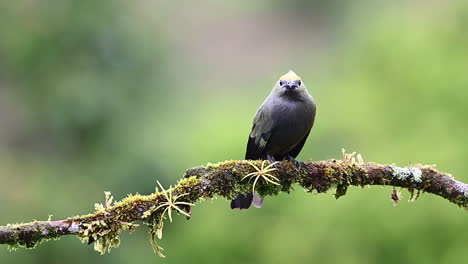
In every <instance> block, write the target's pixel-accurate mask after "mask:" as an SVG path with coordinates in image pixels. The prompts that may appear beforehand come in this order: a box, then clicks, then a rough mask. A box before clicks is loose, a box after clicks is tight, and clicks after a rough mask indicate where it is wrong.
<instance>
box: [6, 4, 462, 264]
mask: <svg viewBox="0 0 468 264" xmlns="http://www.w3.org/2000/svg"><path fill="white" fill-rule="evenodd" d="M350 3H351V2H350ZM350 3H349V4H345V3H342V2H341V1H300V0H296V1H288V4H287V5H286V4H285V3H283V2H282V1H266V0H262V1H256V2H255V3H251V2H250V1H249V2H248V1H236V2H229V3H221V2H218V1H196V2H195V1H193V2H183V3H182V2H174V1H159V0H157V1H133V2H128V1H91V0H81V1H74V0H61V1H54V0H45V1H44V0H43V1H37V0H31V1H3V2H2V3H0V22H1V23H0V32H1V36H0V212H1V213H0V224H6V223H10V222H21V221H30V220H31V219H38V220H41V219H47V217H48V215H49V214H52V215H53V217H52V218H53V219H60V218H64V217H67V216H71V215H75V214H84V213H88V212H90V211H92V210H93V204H94V203H95V202H101V201H102V200H103V199H104V193H103V192H104V191H111V192H112V193H113V195H114V196H115V198H116V199H120V198H123V197H124V196H125V195H126V194H127V193H136V192H139V193H143V194H148V193H150V192H152V191H153V190H154V187H155V186H156V180H157V179H158V180H160V181H161V182H162V183H164V184H165V185H169V184H172V183H174V182H175V181H176V180H177V179H178V178H180V177H181V176H182V174H183V172H184V170H185V169H186V168H189V167H193V166H197V165H200V164H205V163H207V162H217V161H223V160H227V159H242V158H243V155H244V151H245V144H246V140H247V135H248V133H249V130H250V127H251V122H252V117H253V115H254V113H255V111H256V109H257V107H258V106H259V105H260V103H261V102H262V101H263V99H264V98H265V97H266V96H267V95H268V93H269V92H270V89H271V87H272V85H273V84H274V82H275V81H276V79H277V78H278V76H280V75H281V74H283V73H284V72H286V71H287V70H289V69H293V70H295V71H296V72H297V73H298V74H299V75H300V76H302V78H303V80H304V82H305V83H306V85H307V86H308V88H309V91H310V92H311V93H312V94H313V95H314V97H315V99H316V101H317V107H318V113H317V120H316V125H315V127H314V129H313V131H312V133H311V137H310V139H309V140H308V142H307V144H306V145H305V148H304V150H303V152H302V153H301V155H300V159H303V160H305V159H309V158H310V159H313V160H319V159H329V158H339V157H340V155H341V154H340V150H341V148H342V147H344V148H346V149H347V150H349V151H358V152H360V153H362V154H363V156H364V159H365V160H371V161H376V162H380V163H393V162H395V163H397V164H398V165H406V164H408V163H428V164H433V163H436V164H438V167H439V169H441V170H444V171H448V172H451V173H452V174H453V175H454V176H455V177H456V179H459V180H461V181H465V182H466V181H468V176H467V173H466V172H467V171H468V163H467V160H468V141H467V139H466V130H467V129H468V121H467V119H466V110H467V109H468V103H467V101H466V98H468V75H467V74H466V69H468V49H467V47H468V35H467V34H466V29H467V28H468V5H467V4H466V2H464V1H391V2H389V1H363V0H362V1H353V4H352V5H351V4H350ZM348 192H349V195H347V196H346V197H344V198H342V199H340V200H338V201H336V200H335V199H334V198H333V196H332V193H327V194H320V195H309V194H306V193H304V192H303V191H302V190H300V189H299V188H297V189H296V191H295V192H293V193H291V194H289V195H286V194H282V195H279V196H278V197H274V198H268V199H267V200H266V201H265V205H264V208H262V209H261V210H257V209H252V210H248V211H242V212H239V211H231V210H230V209H229V208H228V207H229V203H228V202H227V201H225V200H221V199H219V200H214V201H209V202H204V203H202V204H199V205H197V206H196V208H195V209H194V211H193V217H192V219H191V220H190V221H186V220H185V218H184V217H182V216H180V217H178V218H177V219H176V221H175V222H174V223H173V224H170V225H167V226H166V229H165V237H164V239H163V241H162V246H163V247H164V246H165V247H166V248H167V250H166V251H165V254H166V255H167V256H168V258H166V259H164V260H162V259H160V258H159V257H158V256H157V255H155V254H154V253H153V252H152V249H151V246H150V244H149V242H148V238H147V236H146V233H145V232H146V231H145V230H144V228H140V229H139V230H137V231H136V232H135V233H134V234H132V235H124V237H123V241H122V245H121V247H120V248H118V249H115V250H113V251H112V253H111V254H108V255H105V256H99V255H98V254H97V253H96V252H94V251H93V249H92V247H90V246H86V245H81V244H80V243H79V241H78V240H77V239H76V238H73V237H67V238H62V239H61V240H60V241H59V242H50V243H47V244H44V245H41V246H39V247H38V248H37V249H36V250H33V251H30V250H19V251H15V252H12V253H9V252H8V251H7V249H6V247H0V262H1V263H63V262H64V261H66V262H67V263H70V264H72V263H84V262H99V263H130V262H131V263H159V262H161V263H163V262H164V263H187V262H188V263H240V262H242V263H285V262H288V263H311V262H317V263H339V262H342V263H400V262H401V263H425V264H430V263H438V264H439V263H460V262H461V260H464V259H467V258H468V251H466V248H467V246H468V239H467V237H468V225H467V220H466V212H465V211H463V210H461V209H458V208H457V207H456V206H454V205H452V204H450V203H448V202H447V201H444V200H442V199H440V198H438V197H434V196H430V195H423V196H422V197H421V198H420V199H419V200H417V201H416V202H414V203H408V202H406V200H407V199H408V198H409V195H408V194H407V193H405V192H403V201H402V202H400V204H399V205H398V206H396V207H394V206H393V205H392V203H391V201H390V192H391V189H390V188H389V187H387V188H380V187H372V188H366V189H356V188H351V189H350V190H349V191H348Z"/></svg>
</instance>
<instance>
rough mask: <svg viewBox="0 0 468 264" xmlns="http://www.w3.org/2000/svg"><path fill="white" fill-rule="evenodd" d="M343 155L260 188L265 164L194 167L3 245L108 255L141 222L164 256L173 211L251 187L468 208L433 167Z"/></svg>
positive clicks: (463, 193)
mask: <svg viewBox="0 0 468 264" xmlns="http://www.w3.org/2000/svg"><path fill="white" fill-rule="evenodd" d="M343 154H344V155H343V160H327V161H316V162H310V161H308V162H305V163H304V164H303V165H302V166H301V169H300V170H297V168H296V166H295V165H294V164H293V163H292V162H289V161H283V162H279V163H277V164H275V169H269V170H268V173H269V174H266V172H265V171H263V172H265V174H263V175H269V177H270V176H272V178H269V179H270V181H268V180H265V179H264V180H263V181H262V180H261V179H260V180H258V179H259V178H257V179H256V185H255V184H254V185H252V182H251V181H250V180H247V179H246V177H245V176H246V175H249V174H250V176H256V175H257V176H259V175H260V176H262V171H261V169H259V168H260V167H261V166H262V165H264V164H265V163H264V162H263V164H262V161H226V162H221V163H218V164H208V165H207V166H204V167H195V168H191V169H188V170H187V171H186V173H185V175H184V178H183V179H181V180H180V181H179V182H178V183H177V185H176V186H175V187H173V188H172V187H170V188H169V189H168V190H164V189H163V188H162V186H161V187H160V188H161V190H158V188H156V191H155V192H154V193H153V194H150V195H138V194H137V195H129V196H128V197H127V198H125V199H123V200H122V201H119V202H115V203H112V196H110V193H107V192H106V202H105V204H104V205H102V204H96V205H95V207H96V211H95V212H94V213H93V214H89V215H84V216H77V217H71V218H68V219H65V220H60V221H50V220H48V221H34V222H31V223H26V224H9V225H7V226H0V244H6V245H9V246H10V248H18V247H26V248H33V247H35V246H36V245H38V244H39V243H41V242H43V241H46V240H50V239H58V238H59V237H61V236H64V235H75V236H77V237H78V238H80V239H81V241H82V242H85V243H88V244H91V243H94V247H95V249H96V250H97V251H99V252H101V254H104V253H105V252H106V251H108V250H110V249H112V248H115V247H118V246H119V243H120V232H121V231H122V230H124V229H129V230H130V231H132V230H134V229H135V228H136V227H137V226H138V225H136V224H134V223H135V222H139V223H143V224H146V225H148V226H149V229H150V238H151V239H150V240H151V243H152V245H153V248H154V250H155V251H156V252H157V253H158V254H160V255H161V256H162V254H161V250H162V248H160V247H159V245H158V244H157V243H156V240H157V238H159V239H161V238H162V230H163V223H164V219H165V218H167V217H168V218H169V220H170V221H172V212H173V211H177V212H178V213H182V214H184V215H186V216H187V219H189V218H190V215H191V211H190V208H191V205H193V204H192V203H195V202H198V201H200V200H204V199H212V198H213V197H214V196H215V195H218V196H221V197H224V198H226V199H234V198H235V197H236V195H237V194H238V193H247V192H251V191H252V186H254V188H255V191H256V192H258V193H259V194H260V195H261V196H268V195H276V194H278V193H279V192H289V191H290V190H291V186H292V185H293V184H299V185H300V186H302V187H303V188H305V189H306V190H307V191H308V192H313V191H316V192H318V193H324V192H327V191H329V190H330V189H332V188H336V193H335V194H334V195H335V197H336V198H337V199H338V198H339V197H340V196H343V195H345V194H346V190H347V188H348V186H350V185H354V186H367V185H388V186H395V187H402V188H406V189H408V190H409V191H410V192H411V197H412V199H413V198H414V199H416V198H417V197H419V194H420V193H422V192H427V193H432V194H435V195H438V196H440V197H442V198H444V199H446V200H448V201H450V202H452V203H454V204H456V205H458V206H460V207H462V208H465V209H468V184H465V183H462V182H459V181H456V180H454V179H453V178H452V177H451V176H450V175H449V174H447V173H442V172H439V171H437V170H436V169H435V168H434V166H429V165H420V164H419V165H411V166H409V167H406V168H401V167H396V166H394V165H383V164H377V163H373V162H363V161H362V158H361V157H360V155H358V156H357V157H355V156H354V153H353V154H346V153H343ZM356 158H357V161H356ZM270 168H271V167H270ZM259 170H260V172H259ZM272 179H277V180H278V182H277V183H278V185H277V184H270V183H269V182H271V180H272ZM257 180H258V181H257ZM275 183H276V182H275ZM415 192H416V194H415ZM392 199H394V201H395V202H396V201H397V200H398V195H397V194H396V191H395V190H394V193H393V194H392ZM226 210H227V209H226Z"/></svg>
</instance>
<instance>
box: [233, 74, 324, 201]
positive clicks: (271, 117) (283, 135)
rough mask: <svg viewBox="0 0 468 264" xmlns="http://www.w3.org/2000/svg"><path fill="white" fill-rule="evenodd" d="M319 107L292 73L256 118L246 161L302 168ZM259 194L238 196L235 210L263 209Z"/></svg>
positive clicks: (260, 109) (283, 78)
mask: <svg viewBox="0 0 468 264" xmlns="http://www.w3.org/2000/svg"><path fill="white" fill-rule="evenodd" d="M315 113H316V106H315V101H314V98H313V97H312V96H311V95H310V94H309V93H308V92H307V89H306V87H305V85H304V83H303V82H302V80H301V78H300V77H299V76H297V74H296V73H294V72H293V71H289V72H288V73H286V74H285V75H283V76H281V77H280V79H279V80H278V82H277V83H276V84H275V86H274V87H273V90H272V91H271V93H270V95H269V96H268V97H267V99H266V100H265V101H264V102H263V104H262V105H261V106H260V108H259V109H258V110H257V113H256V114H255V118H254V121H253V127H252V131H251V132H250V136H249V140H248V143H247V151H246V153H245V159H247V160H269V161H270V162H274V161H279V160H284V159H287V160H291V161H293V162H294V163H295V164H296V165H297V166H298V167H299V168H300V164H301V163H300V162H298V161H296V160H295V158H296V157H297V156H298V155H299V152H300V151H301V149H302V147H303V146H304V143H305V142H306V140H307V137H308V136H309V133H310V130H311V129H312V126H313V125H314V120H315ZM262 203H263V199H262V198H260V197H259V196H258V194H256V193H247V194H239V195H238V196H237V198H236V199H235V200H232V201H231V208H232V209H235V208H236V209H248V208H249V207H250V205H251V204H253V205H254V206H255V207H257V208H260V207H262Z"/></svg>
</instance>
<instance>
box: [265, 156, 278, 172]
mask: <svg viewBox="0 0 468 264" xmlns="http://www.w3.org/2000/svg"><path fill="white" fill-rule="evenodd" d="M266 158H267V160H268V161H269V162H270V165H271V166H273V167H274V168H275V169H276V170H278V166H277V165H278V163H279V162H277V161H276V160H275V158H274V157H273V156H271V155H268V154H267V156H266Z"/></svg>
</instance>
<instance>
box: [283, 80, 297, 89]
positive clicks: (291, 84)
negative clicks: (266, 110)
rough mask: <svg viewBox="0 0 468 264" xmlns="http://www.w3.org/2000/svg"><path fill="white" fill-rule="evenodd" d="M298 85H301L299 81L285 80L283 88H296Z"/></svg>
mask: <svg viewBox="0 0 468 264" xmlns="http://www.w3.org/2000/svg"><path fill="white" fill-rule="evenodd" d="M298 87H299V85H298V83H297V81H290V82H285V83H284V84H283V88H285V89H288V90H294V89H296V88H298Z"/></svg>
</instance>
